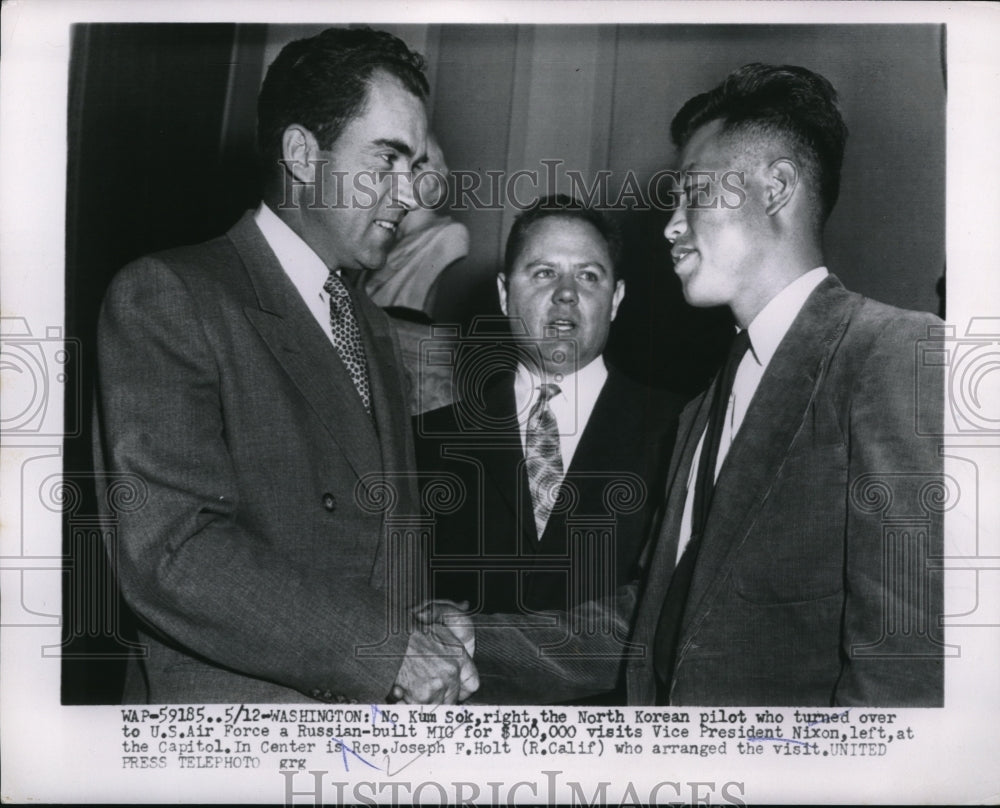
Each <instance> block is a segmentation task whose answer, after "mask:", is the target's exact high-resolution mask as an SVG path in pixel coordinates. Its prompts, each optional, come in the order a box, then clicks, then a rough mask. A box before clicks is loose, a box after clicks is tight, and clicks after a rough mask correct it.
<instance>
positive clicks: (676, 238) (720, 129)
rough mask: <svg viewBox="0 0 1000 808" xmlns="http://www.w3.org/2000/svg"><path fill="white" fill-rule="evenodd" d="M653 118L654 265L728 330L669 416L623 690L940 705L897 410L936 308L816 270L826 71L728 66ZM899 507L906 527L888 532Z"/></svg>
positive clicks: (776, 701) (836, 157)
mask: <svg viewBox="0 0 1000 808" xmlns="http://www.w3.org/2000/svg"><path fill="white" fill-rule="evenodd" d="M671 132H672V135H673V139H674V141H675V144H676V145H677V147H678V148H679V149H680V151H681V170H682V172H684V178H685V184H684V194H683V197H682V198H681V199H680V202H679V205H678V207H677V209H676V211H675V213H674V215H673V217H672V218H671V220H670V222H669V223H668V225H667V228H666V231H665V235H666V238H667V239H668V240H669V241H670V242H671V244H672V245H673V248H672V255H673V259H674V271H675V272H676V273H677V274H678V276H679V277H680V279H681V283H682V285H683V288H684V295H685V298H686V299H687V301H688V302H689V303H690V304H691V305H694V306H722V305H724V306H728V307H729V309H730V310H731V311H732V313H733V316H734V317H735V320H736V323H737V326H738V332H739V333H738V335H737V338H736V340H735V341H734V350H733V351H732V352H731V354H730V359H729V360H727V366H726V367H724V368H723V371H721V372H720V374H719V376H718V377H717V378H716V380H715V382H714V383H713V385H712V387H711V388H710V389H709V390H708V391H707V392H706V393H705V394H704V395H703V396H701V397H700V398H698V399H697V400H695V401H693V402H692V403H691V404H690V405H689V406H688V408H687V409H686V410H685V412H684V413H683V415H682V416H681V423H680V428H679V431H678V441H677V448H676V450H675V453H674V457H673V459H672V462H671V466H670V470H669V472H668V495H667V501H666V507H665V517H664V521H663V526H662V529H661V531H660V534H659V538H658V541H657V543H656V547H655V551H654V553H653V555H652V560H651V564H650V567H649V570H648V573H647V580H646V584H645V590H644V592H643V594H642V597H641V601H640V605H639V610H638V616H637V622H636V627H635V631H634V635H633V641H634V642H636V643H638V644H641V645H643V646H645V647H646V648H647V654H646V655H645V657H643V658H634V659H632V660H631V661H630V663H629V666H628V671H627V678H628V689H629V699H630V701H631V702H633V703H652V702H657V703H669V704H761V705H788V704H794V705H799V704H802V705H892V706H903V705H909V706H935V705H941V704H942V701H943V654H942V646H941V644H940V641H939V639H938V637H937V631H935V628H936V627H937V626H938V621H939V617H940V615H941V614H942V605H943V604H942V581H941V577H940V575H941V573H940V571H938V572H936V573H935V572H932V571H931V570H930V564H929V559H933V558H935V557H938V558H940V556H941V554H942V524H941V512H940V511H941V508H940V507H939V506H938V504H937V503H936V498H935V496H934V494H935V492H937V493H940V491H941V488H940V486H941V473H942V472H941V459H940V456H939V446H938V443H937V441H936V440H935V439H934V438H931V437H926V436H921V435H919V434H918V433H917V419H916V412H917V399H918V397H920V405H921V407H923V408H924V409H925V411H926V412H931V411H933V412H936V413H940V412H941V406H942V396H943V385H940V386H935V385H933V384H931V385H921V386H918V385H917V384H916V372H917V341H918V340H920V339H921V338H927V337H928V329H929V327H931V326H933V325H935V324H936V323H939V322H940V321H939V320H938V319H937V318H936V317H934V316H933V315H930V314H923V313H916V312H909V311H903V310H901V309H897V308H893V307H890V306H886V305H883V304H881V303H876V302H874V301H872V300H868V299H866V298H864V297H862V296H861V295H858V294H854V293H852V292H849V291H847V290H846V289H845V288H844V287H843V286H842V285H841V284H840V282H839V281H838V280H837V278H836V277H834V276H833V275H831V274H830V273H829V272H828V271H827V269H826V268H825V266H824V259H823V252H822V233H823V226H824V223H825V221H826V219H827V217H828V216H829V214H830V211H831V209H832V208H833V205H834V203H835V201H836V199H837V194H838V189H839V182H840V168H841V161H842V158H843V153H844V145H845V141H846V137H847V128H846V126H845V125H844V122H843V120H842V118H841V115H840V112H839V110H838V108H837V102H836V93H835V91H834V88H833V87H832V86H831V85H830V83H829V82H828V81H827V80H826V79H824V78H823V77H821V76H818V75H816V74H815V73H812V72H810V71H808V70H806V69H804V68H801V67H791V66H783V67H774V66H768V65H760V64H753V65H747V66H745V67H743V68H740V69H739V70H736V71H735V72H733V73H732V74H730V76H729V77H727V78H726V79H725V81H724V82H723V83H722V84H720V85H719V86H718V87H716V88H715V89H714V90H712V91H710V92H707V93H704V94H702V95H699V96H696V97H695V98H693V99H691V100H690V101H689V102H688V103H687V104H685V106H684V107H683V108H682V109H681V110H680V112H679V113H678V115H677V116H676V117H675V119H674V121H673V124H672V127H671ZM727 371H728V378H727ZM883 497H885V498H887V499H886V500H883V499H882V498H883ZM888 503H894V504H893V506H892V507H893V513H892V514H891V517H892V518H890V519H887V517H890V513H889V504H888ZM900 514H909V515H911V516H912V517H913V519H912V524H910V525H909V526H908V527H907V528H906V529H900V528H899V526H898V524H897V525H896V527H895V528H891V524H890V523H891V522H892V521H894V520H895V518H896V517H898V516H899V515H900Z"/></svg>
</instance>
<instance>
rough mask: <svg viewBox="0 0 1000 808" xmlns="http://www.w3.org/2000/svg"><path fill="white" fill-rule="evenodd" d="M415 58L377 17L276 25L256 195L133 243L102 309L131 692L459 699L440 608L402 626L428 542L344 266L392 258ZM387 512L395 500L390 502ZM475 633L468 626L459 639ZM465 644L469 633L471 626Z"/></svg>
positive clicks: (411, 150)
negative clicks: (260, 190) (186, 238)
mask: <svg viewBox="0 0 1000 808" xmlns="http://www.w3.org/2000/svg"><path fill="white" fill-rule="evenodd" d="M422 71H423V63H422V60H421V58H420V57H419V56H417V55H416V54H414V53H412V52H410V51H409V50H408V49H407V47H406V46H405V45H404V44H403V43H402V42H401V41H400V40H398V39H396V38H395V37H393V36H390V35H389V34H386V33H383V32H376V31H371V30H368V29H365V30H338V29H329V30H327V31H324V32H323V33H321V34H319V35H317V36H315V37H312V38H309V39H304V40H299V41H296V42H292V43H291V44H289V45H288V46H287V47H285V48H284V49H283V50H282V52H281V54H280V55H279V56H278V57H277V59H276V60H275V62H274V63H273V64H272V65H271V67H270V69H269V70H268V74H267V77H266V79H265V81H264V84H263V87H262V89H261V92H260V96H259V102H258V139H259V143H260V147H261V152H262V156H263V157H264V159H265V162H266V180H265V189H264V201H263V203H262V204H261V205H260V206H259V207H258V208H257V210H256V211H248V212H247V213H246V214H245V215H244V216H243V218H242V219H240V221H239V222H238V223H237V224H236V225H235V226H234V227H233V228H232V229H231V230H230V231H229V232H228V233H226V234H225V235H224V236H221V237H220V238H217V239H215V240H213V241H210V242H207V243H205V244H201V245H197V246H193V247H183V248H179V249H175V250H170V251H167V252H164V253H161V254H158V255H154V256H149V257H146V258H142V259H140V260H138V261H136V262H134V263H132V264H130V265H129V266H127V267H125V268H124V269H123V270H122V271H121V272H120V273H119V274H118V275H117V277H116V278H115V280H114V282H113V283H112V285H111V287H110V288H109V290H108V293H107V297H106V299H105V302H104V307H103V310H102V314H101V320H100V326H99V336H98V350H99V377H98V385H97V386H98V390H97V408H96V421H97V423H96V430H95V433H96V437H95V454H96V466H97V468H98V471H99V472H101V473H100V474H99V477H100V479H101V480H102V481H104V485H103V493H104V494H105V499H106V500H107V501H108V502H109V504H110V502H111V500H113V489H114V483H115V478H116V476H123V477H128V478H130V479H136V480H139V481H140V483H141V486H142V488H143V490H144V495H143V497H142V498H141V500H140V501H136V502H132V503H128V504H129V506H130V507H127V508H121V509H119V510H118V512H117V513H116V517H117V519H118V524H119V534H120V536H121V544H120V546H119V547H118V548H116V552H117V557H118V569H119V574H120V585H121V589H122V592H123V594H124V596H125V598H126V600H127V601H128V603H129V605H130V606H131V607H132V609H133V610H134V611H135V613H136V614H137V616H138V617H139V619H140V621H141V626H142V627H141V637H140V639H141V640H142V642H143V643H144V644H145V646H146V654H145V657H144V658H143V659H142V660H141V661H140V662H139V663H137V664H135V665H132V666H131V667H130V670H129V672H128V676H127V682H126V692H125V700H126V701H127V702H137V701H149V702H152V703H163V702H219V701H239V702H288V701H308V700H310V699H318V700H322V701H358V702H372V703H377V702H382V701H385V700H386V699H387V698H388V697H389V695H390V693H393V694H394V696H395V697H397V698H403V699H404V700H406V701H413V702H417V701H419V702H440V701H454V700H455V699H458V698H463V697H465V696H467V695H468V693H469V692H471V690H473V689H475V686H476V674H475V669H474V666H473V665H472V664H471V662H470V660H469V658H468V655H467V654H466V652H465V649H464V647H463V645H462V644H461V643H460V642H459V641H458V639H459V638H456V637H455V636H454V635H452V633H451V632H450V631H448V630H447V629H446V628H444V627H441V626H438V627H435V629H434V631H433V632H427V631H425V630H419V631H414V632H413V633H410V631H409V629H408V628H407V627H406V626H407V618H408V614H407V612H408V609H409V607H411V606H413V605H414V604H417V603H419V602H420V601H422V600H423V598H424V597H425V596H426V593H425V591H424V581H423V577H424V575H425V573H426V567H425V563H426V559H425V558H424V557H423V549H422V548H420V547H419V546H416V545H415V544H414V543H413V542H412V541H410V540H408V539H407V537H406V535H399V534H396V533H392V532H391V531H389V530H388V529H387V521H386V517H387V514H386V513H384V512H383V511H384V505H385V503H384V501H382V500H380V499H379V493H378V491H380V490H381V488H380V486H381V485H382V483H383V481H386V482H387V483H388V484H390V485H392V486H393V487H394V489H395V495H394V497H393V498H392V499H393V500H394V502H395V507H396V513H407V512H408V511H409V510H410V509H411V508H412V506H413V502H414V492H413V491H412V490H411V487H410V486H411V485H412V483H411V482H409V480H411V472H412V469H413V463H414V460H413V446H412V437H411V432H410V423H409V417H408V410H407V407H406V402H405V398H404V388H403V382H402V380H401V376H400V367H401V366H400V357H399V351H398V347H397V346H396V345H395V343H394V341H393V338H392V334H391V331H390V327H389V323H388V321H387V320H386V318H385V316H384V315H383V314H382V312H381V311H380V310H379V309H378V308H377V307H376V306H374V305H373V304H372V303H371V302H370V301H369V300H368V299H367V298H366V297H365V295H364V294H361V293H358V292H357V291H356V290H355V288H354V285H353V282H352V279H351V276H352V275H354V274H357V273H364V272H366V271H371V270H374V269H377V268H378V267H380V266H381V265H382V263H383V262H384V261H385V258H386V254H387V252H388V250H389V248H390V246H391V245H392V243H393V240H394V237H395V231H396V229H397V228H398V225H399V222H400V220H401V219H402V217H403V216H405V215H406V212H407V210H408V209H410V208H411V207H412V206H413V204H414V203H413V196H412V186H411V172H412V170H413V167H414V165H415V164H416V163H418V162H419V161H420V160H421V159H423V156H424V153H425V137H426V128H427V122H426V112H425V106H424V104H425V98H426V94H427V89H428V88H427V81H426V78H425V77H424V74H423V72H422ZM390 516H391V514H390ZM461 639H463V640H465V641H467V642H470V640H471V638H470V637H469V636H468V635H467V634H466V635H463V637H462V638H461ZM470 650H471V642H470Z"/></svg>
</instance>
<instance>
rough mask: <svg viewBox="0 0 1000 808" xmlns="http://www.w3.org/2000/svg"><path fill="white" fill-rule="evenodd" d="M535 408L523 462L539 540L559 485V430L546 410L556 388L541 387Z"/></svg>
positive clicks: (543, 385) (531, 417) (560, 456)
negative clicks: (526, 469) (526, 467)
mask: <svg viewBox="0 0 1000 808" xmlns="http://www.w3.org/2000/svg"><path fill="white" fill-rule="evenodd" d="M538 391H539V395H538V401H536V402H535V406H533V407H532V408H531V412H530V413H528V423H527V428H526V429H525V441H524V443H525V452H524V455H525V457H524V459H525V462H526V463H527V466H528V488H529V490H530V491H531V501H532V505H533V506H534V510H535V528H536V529H537V531H538V538H539V539H541V538H542V534H543V533H544V532H545V523H546V522H548V520H549V514H550V513H552V507H553V506H554V505H555V501H556V494H557V492H558V489H559V483H560V482H561V481H562V476H563V465H562V451H561V449H560V447H559V426H558V424H557V423H556V417H555V415H553V414H552V410H551V409H550V408H549V400H550V399H551V398H552V397H553V396H556V395H559V392H560V390H559V385H557V384H542V385H539V387H538Z"/></svg>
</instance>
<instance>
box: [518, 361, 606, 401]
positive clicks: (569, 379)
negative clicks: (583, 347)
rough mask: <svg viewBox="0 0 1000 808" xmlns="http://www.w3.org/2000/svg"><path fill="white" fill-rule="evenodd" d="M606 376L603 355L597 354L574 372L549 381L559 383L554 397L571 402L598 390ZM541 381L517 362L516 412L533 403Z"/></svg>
mask: <svg viewBox="0 0 1000 808" xmlns="http://www.w3.org/2000/svg"><path fill="white" fill-rule="evenodd" d="M607 378H608V367H607V365H605V364H604V357H603V356H598V357H597V358H596V359H594V360H593V361H591V362H588V363H587V364H586V365H584V366H583V367H582V368H580V369H579V370H578V371H577V372H576V373H569V374H567V375H565V376H563V377H562V379H560V380H559V381H556V380H555V379H551V381H552V382H554V383H555V384H558V385H559V391H560V392H559V395H558V396H556V398H559V397H563V398H565V399H566V400H568V401H569V402H570V403H571V404H572V403H573V402H574V401H575V400H576V399H577V398H578V397H580V398H583V397H586V396H587V395H588V394H589V393H591V392H592V391H597V392H600V390H601V388H602V387H603V386H604V382H605V381H606V380H607ZM541 383H542V378H541V376H539V375H538V374H537V373H536V372H535V371H534V370H532V369H530V368H528V367H526V366H525V365H523V364H521V363H520V362H518V365H517V373H516V375H515V376H514V399H515V401H516V402H517V408H518V412H526V411H527V409H526V408H527V407H529V406H530V405H532V404H534V402H535V399H536V398H538V386H539V385H540V384H541Z"/></svg>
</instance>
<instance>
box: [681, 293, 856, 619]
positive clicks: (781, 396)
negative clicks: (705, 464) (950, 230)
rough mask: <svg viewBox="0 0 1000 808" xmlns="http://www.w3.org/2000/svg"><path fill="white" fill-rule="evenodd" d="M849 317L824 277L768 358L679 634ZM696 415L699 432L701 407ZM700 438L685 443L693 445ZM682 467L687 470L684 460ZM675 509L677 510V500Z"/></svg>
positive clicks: (759, 493)
mask: <svg viewBox="0 0 1000 808" xmlns="http://www.w3.org/2000/svg"><path fill="white" fill-rule="evenodd" d="M851 312H852V296H851V295H850V294H849V293H848V292H847V291H846V290H845V289H844V288H843V286H841V285H840V283H839V282H838V281H837V280H836V278H834V277H833V276H830V277H828V278H827V279H826V280H825V281H823V283H822V284H820V286H819V287H817V289H816V290H815V291H814V292H813V294H812V295H811V296H810V297H809V299H808V300H807V301H806V304H805V306H803V308H802V310H801V311H800V312H799V315H798V317H797V318H796V319H795V321H794V322H793V323H792V327H791V328H790V329H789V331H788V333H787V334H786V335H785V338H784V339H783V340H782V342H781V344H780V345H779V346H778V350H777V352H776V353H775V354H774V356H773V357H772V359H771V362H770V364H769V365H768V368H767V370H766V372H765V373H764V377H763V378H762V379H761V382H760V385H759V387H758V388H757V392H756V393H755V394H754V397H753V399H752V400H751V402H750V407H749V409H748V410H747V414H746V418H745V419H744V421H743V424H742V426H741V427H740V431H739V433H738V434H737V436H736V439H735V440H734V441H733V444H732V446H731V447H730V450H729V454H728V455H727V456H726V459H725V461H724V462H723V465H722V468H721V470H720V472H719V477H718V479H717V481H716V487H715V493H714V495H713V506H712V510H711V512H710V513H709V517H708V522H707V523H706V525H705V535H704V537H703V539H702V546H701V550H700V552H699V555H698V562H697V566H696V568H695V572H694V575H693V577H692V581H691V591H690V593H689V595H688V605H687V608H686V610H685V614H684V624H685V630H687V629H689V628H691V627H692V626H693V625H694V624H695V623H696V622H697V621H700V619H701V618H702V617H703V616H704V614H705V611H706V608H707V605H708V604H710V603H711V601H712V597H711V595H712V593H713V591H714V589H715V588H717V587H718V586H719V585H720V584H721V582H722V580H723V579H724V578H725V576H726V574H727V573H728V571H729V569H730V568H731V566H732V563H733V559H734V556H735V553H736V551H737V550H738V549H739V547H740V546H741V545H742V543H743V541H744V540H745V539H746V536H747V535H748V533H749V531H750V529H751V528H752V527H753V524H754V521H755V519H756V517H757V514H758V513H759V511H760V508H761V505H762V504H763V502H764V500H765V499H766V498H767V496H768V494H769V493H770V491H771V488H772V487H773V485H774V482H775V479H776V478H777V476H778V473H779V472H780V471H781V468H782V466H783V464H784V461H785V458H786V457H787V456H788V453H789V450H790V448H791V445H792V441H793V440H794V439H795V436H796V435H797V434H798V432H799V429H800V427H801V426H802V424H803V421H804V419H805V418H806V416H807V414H808V411H809V405H810V402H811V401H812V399H813V398H814V396H815V394H816V389H817V387H818V385H819V382H820V380H821V379H822V377H823V373H824V371H825V368H826V364H827V362H828V360H829V356H830V353H831V352H832V350H833V348H834V347H835V345H836V344H837V342H839V340H840V338H841V337H842V336H843V333H844V330H845V329H846V327H847V323H848V321H849V319H850V315H851ZM706 400H707V399H706ZM703 409H705V410H706V412H705V417H704V418H702V419H699V420H701V422H702V429H703V428H704V422H705V419H707V405H706V406H705V407H704V408H703ZM699 434H700V432H695V433H694V434H693V437H692V438H691V439H689V441H688V442H689V443H697V438H698V435H699ZM691 451H692V453H693V449H692V450H691ZM684 465H685V467H686V468H688V469H690V461H689V462H687V463H685V464H684ZM678 507H679V508H683V499H681V501H680V504H679V506H678ZM675 532H676V531H675Z"/></svg>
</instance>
